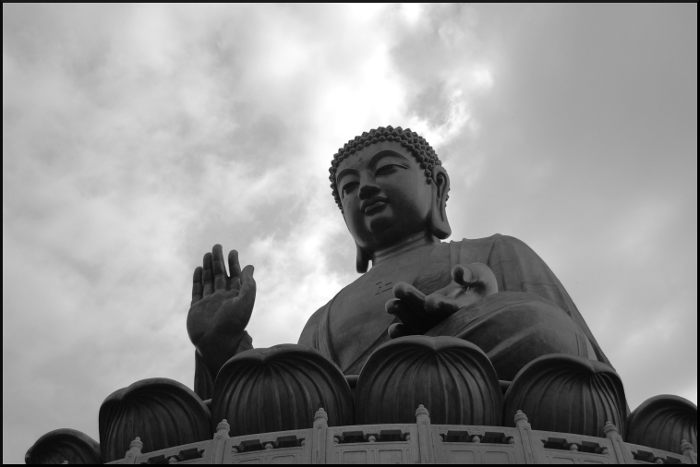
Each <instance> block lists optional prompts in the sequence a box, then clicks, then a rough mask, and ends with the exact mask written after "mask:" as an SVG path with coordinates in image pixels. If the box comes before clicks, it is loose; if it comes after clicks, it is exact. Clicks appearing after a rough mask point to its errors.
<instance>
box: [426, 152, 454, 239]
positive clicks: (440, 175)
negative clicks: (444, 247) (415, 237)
mask: <svg viewBox="0 0 700 467" xmlns="http://www.w3.org/2000/svg"><path fill="white" fill-rule="evenodd" d="M433 182H434V183H435V196H433V206H432V209H431V210H430V227H431V230H432V233H433V235H435V236H436V237H437V238H439V239H445V238H447V237H449V236H450V234H451V233H452V229H451V228H450V223H449V222H448V221H447V212H446V210H445V207H446V205H447V197H448V195H447V193H448V192H449V191H450V177H448V176H447V171H446V170H445V169H444V168H443V167H441V166H439V165H436V166H434V167H433Z"/></svg>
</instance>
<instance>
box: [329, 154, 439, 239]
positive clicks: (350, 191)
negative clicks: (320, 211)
mask: <svg viewBox="0 0 700 467" xmlns="http://www.w3.org/2000/svg"><path fill="white" fill-rule="evenodd" d="M336 184H337V187H338V193H339V196H340V201H341V204H342V206H343V217H344V219H345V224H346V225H347V226H348V229H349V230H350V233H351V234H352V236H353V237H354V238H355V242H356V243H357V245H358V246H359V247H360V248H363V249H366V250H369V251H376V250H378V249H382V248H387V247H390V246H392V245H395V244H397V243H398V242H400V241H401V240H403V239H405V238H407V237H409V236H411V235H413V234H415V233H417V232H421V231H424V232H429V230H430V229H429V218H430V211H431V206H432V204H433V198H434V196H435V185H434V184H433V183H427V181H426V176H425V173H424V171H423V169H422V168H421V167H420V165H419V164H418V162H417V161H416V159H415V158H414V157H413V155H412V154H411V153H410V152H409V151H408V150H407V149H406V148H404V147H403V146H401V144H399V143H397V142H393V141H384V142H378V143H374V144H371V145H369V146H366V147H364V148H363V149H361V150H359V151H358V152H356V153H354V154H352V155H350V156H348V157H347V158H345V159H343V160H342V161H341V162H340V164H339V165H338V169H337V172H336Z"/></svg>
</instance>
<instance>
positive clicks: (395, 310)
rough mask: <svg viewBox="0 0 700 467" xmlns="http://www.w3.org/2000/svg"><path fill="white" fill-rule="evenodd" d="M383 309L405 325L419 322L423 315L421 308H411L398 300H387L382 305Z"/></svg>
mask: <svg viewBox="0 0 700 467" xmlns="http://www.w3.org/2000/svg"><path fill="white" fill-rule="evenodd" d="M384 308H385V309H386V312H387V313H389V314H392V315H394V316H396V317H397V318H399V319H400V320H401V322H402V323H405V324H412V323H413V324H414V323H418V322H420V320H421V315H422V314H424V313H425V312H424V311H423V308H422V307H421V308H414V307H411V306H410V305H408V304H407V303H405V302H404V301H402V300H401V299H399V298H392V299H390V300H387V302H386V303H385V304H384Z"/></svg>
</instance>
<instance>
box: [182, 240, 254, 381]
mask: <svg viewBox="0 0 700 467" xmlns="http://www.w3.org/2000/svg"><path fill="white" fill-rule="evenodd" d="M228 264H229V271H230V275H227V274H226V267H225V264H224V256H223V251H222V248H221V245H219V244H217V245H214V248H212V251H211V253H207V254H205V255H204V259H203V261H202V267H197V268H195V270H194V277H193V281H192V282H193V283H192V303H191V305H190V310H189V312H188V314H187V333H188V335H189V337H190V340H191V341H192V343H193V344H194V345H195V347H197V350H198V351H199V352H200V354H201V355H202V357H203V358H204V361H205V362H206V363H207V366H208V367H209V370H210V371H211V372H212V374H213V375H216V373H217V371H218V370H219V368H220V367H221V365H223V364H224V363H225V362H226V360H228V359H229V358H231V357H232V356H233V355H234V354H235V352H236V349H237V348H238V344H239V343H240V340H241V338H242V337H243V331H244V330H245V327H246V325H247V324H248V321H249V320H250V315H251V313H252V312H253V305H254V303H255V279H253V266H250V265H248V266H246V267H245V268H243V270H242V271H241V266H240V264H239V263H238V252H237V251H236V250H231V251H230V252H229V254H228Z"/></svg>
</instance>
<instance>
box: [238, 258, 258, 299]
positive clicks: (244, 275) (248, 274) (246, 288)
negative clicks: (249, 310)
mask: <svg viewBox="0 0 700 467" xmlns="http://www.w3.org/2000/svg"><path fill="white" fill-rule="evenodd" d="M254 271H255V268H254V267H253V266H251V265H248V266H246V267H245V268H243V271H241V277H240V281H241V289H240V290H239V292H238V297H239V299H240V300H244V301H251V302H254V301H255V290H256V284H255V279H254V278H253V272H254Z"/></svg>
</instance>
